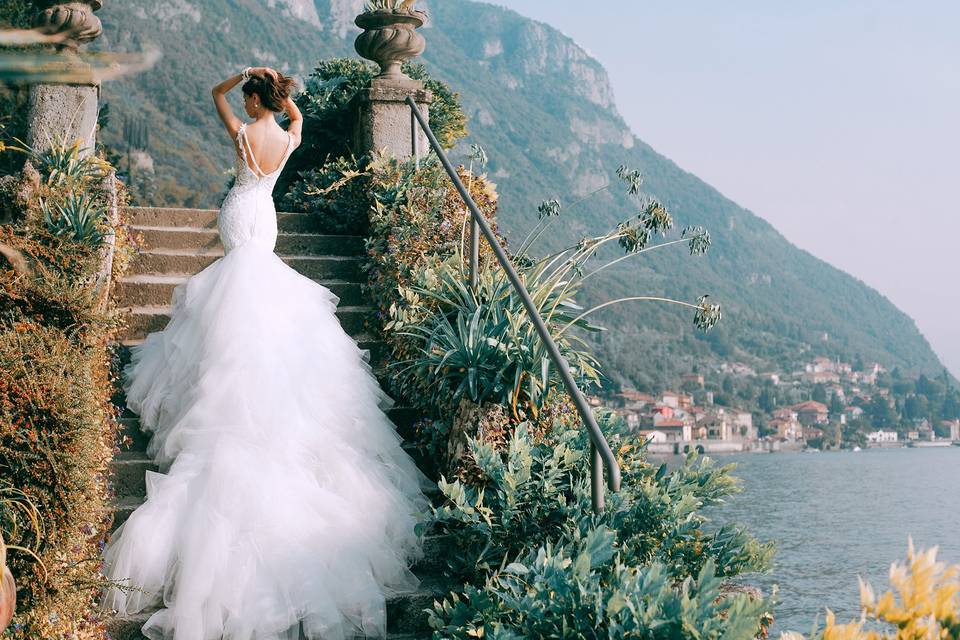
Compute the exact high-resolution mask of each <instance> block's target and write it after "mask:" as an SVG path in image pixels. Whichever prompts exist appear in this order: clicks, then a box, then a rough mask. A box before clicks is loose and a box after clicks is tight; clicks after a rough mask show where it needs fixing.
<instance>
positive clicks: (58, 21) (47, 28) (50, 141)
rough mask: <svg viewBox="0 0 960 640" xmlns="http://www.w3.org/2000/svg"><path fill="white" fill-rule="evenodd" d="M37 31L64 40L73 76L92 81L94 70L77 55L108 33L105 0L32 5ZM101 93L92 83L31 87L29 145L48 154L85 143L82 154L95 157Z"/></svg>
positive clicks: (47, 1) (45, 1) (54, 0)
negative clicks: (103, 12) (60, 146)
mask: <svg viewBox="0 0 960 640" xmlns="http://www.w3.org/2000/svg"><path fill="white" fill-rule="evenodd" d="M32 3H33V5H34V7H35V9H36V13H35V14H34V17H33V26H34V28H36V29H37V30H38V31H40V32H41V33H44V34H46V35H58V36H62V40H61V41H60V42H59V44H57V49H58V50H59V51H60V52H61V54H62V57H63V62H64V63H65V65H66V66H67V67H68V69H67V70H66V71H67V74H66V75H68V76H70V75H72V74H71V73H70V72H71V71H76V72H77V73H76V74H75V75H76V76H77V77H78V78H83V77H89V76H90V75H91V74H90V73H89V71H90V68H89V65H87V64H86V63H84V62H83V61H81V60H80V59H79V58H78V57H77V55H76V53H77V51H79V50H80V49H81V48H82V46H83V45H85V44H87V43H89V42H91V41H93V40H95V39H96V38H97V37H98V36H100V34H101V33H103V25H102V24H101V23H100V19H99V18H98V17H97V16H96V15H95V12H96V11H98V10H100V9H101V8H102V7H103V0H32ZM99 98H100V87H99V85H97V84H95V83H90V82H83V81H81V82H73V83H70V84H38V85H34V86H32V87H30V114H29V120H28V126H29V131H28V133H27V142H28V144H30V145H31V146H32V147H33V148H34V149H35V150H36V151H39V152H43V151H46V150H48V149H49V148H50V147H51V146H52V145H54V144H60V143H66V144H67V145H70V144H73V143H74V142H76V141H77V140H80V147H81V154H82V155H84V156H86V155H90V154H92V153H93V152H94V145H95V141H96V132H97V113H98V103H99Z"/></svg>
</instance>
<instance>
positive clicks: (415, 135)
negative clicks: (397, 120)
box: [410, 111, 420, 171]
mask: <svg viewBox="0 0 960 640" xmlns="http://www.w3.org/2000/svg"><path fill="white" fill-rule="evenodd" d="M410 136H411V147H412V150H413V161H414V163H415V165H414V166H415V167H416V168H417V171H419V170H420V132H419V130H418V129H417V116H416V115H415V114H414V113H413V111H411V112H410Z"/></svg>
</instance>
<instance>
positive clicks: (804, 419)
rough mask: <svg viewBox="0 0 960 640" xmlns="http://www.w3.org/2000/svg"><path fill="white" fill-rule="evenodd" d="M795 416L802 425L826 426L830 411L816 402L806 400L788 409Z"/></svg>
mask: <svg viewBox="0 0 960 640" xmlns="http://www.w3.org/2000/svg"><path fill="white" fill-rule="evenodd" d="M790 408H791V409H792V410H793V411H795V412H796V414H797V419H798V420H800V424H802V425H808V426H809V425H817V424H826V423H827V422H829V421H830V409H829V408H828V407H827V405H825V404H823V403H822V402H817V401H816V400H807V401H806V402H801V403H800V404H795V405H793V406H792V407H790Z"/></svg>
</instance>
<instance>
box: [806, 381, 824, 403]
mask: <svg viewBox="0 0 960 640" xmlns="http://www.w3.org/2000/svg"><path fill="white" fill-rule="evenodd" d="M810 399H811V400H814V401H816V402H822V403H823V404H827V388H826V387H824V386H823V385H822V384H818V385H816V386H814V387H813V392H812V393H811V394H810Z"/></svg>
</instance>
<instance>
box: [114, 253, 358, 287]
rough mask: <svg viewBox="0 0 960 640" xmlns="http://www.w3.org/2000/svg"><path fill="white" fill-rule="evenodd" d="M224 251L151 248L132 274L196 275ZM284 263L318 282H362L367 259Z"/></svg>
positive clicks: (290, 259) (289, 258) (300, 258)
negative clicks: (364, 261) (362, 269)
mask: <svg viewBox="0 0 960 640" xmlns="http://www.w3.org/2000/svg"><path fill="white" fill-rule="evenodd" d="M222 257H223V251H222V250H219V249H214V250H204V251H201V250H194V249H149V250H146V251H143V252H141V253H139V254H137V255H136V256H135V257H134V259H133V261H132V263H131V265H130V274H131V275H144V274H166V275H173V274H181V275H193V274H195V273H198V272H200V271H202V270H203V269H205V268H206V267H208V266H210V264H211V263H213V262H214V261H215V260H217V259H218V258H222ZM280 257H281V258H282V259H283V261H284V262H286V263H287V264H288V265H290V266H291V267H292V268H294V269H296V270H297V271H298V272H300V273H301V274H303V275H305V276H306V277H308V278H314V279H317V280H346V281H349V282H361V281H362V280H361V278H362V273H361V271H360V267H361V265H362V264H363V258H361V257H357V256H335V255H281V256H280Z"/></svg>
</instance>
